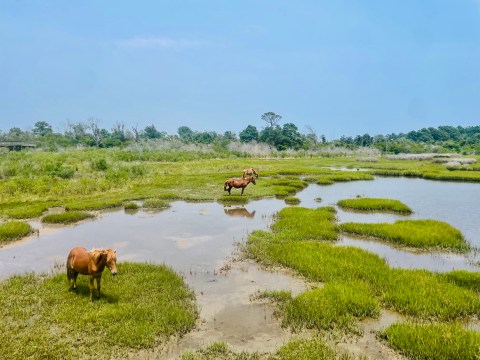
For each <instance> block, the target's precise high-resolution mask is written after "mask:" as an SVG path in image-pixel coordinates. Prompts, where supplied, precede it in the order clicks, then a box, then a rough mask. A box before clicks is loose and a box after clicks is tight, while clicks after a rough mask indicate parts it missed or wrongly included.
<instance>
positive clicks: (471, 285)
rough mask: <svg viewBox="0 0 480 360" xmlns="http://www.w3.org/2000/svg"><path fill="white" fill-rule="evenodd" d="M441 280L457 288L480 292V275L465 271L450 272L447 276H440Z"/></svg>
mask: <svg viewBox="0 0 480 360" xmlns="http://www.w3.org/2000/svg"><path fill="white" fill-rule="evenodd" d="M439 276H440V277H441V278H444V279H445V280H446V281H448V282H450V283H452V284H455V285H457V286H460V287H463V288H466V289H470V290H473V291H475V292H477V293H479V292H480V274H479V273H478V272H470V271H465V270H455V271H450V272H448V273H445V274H439Z"/></svg>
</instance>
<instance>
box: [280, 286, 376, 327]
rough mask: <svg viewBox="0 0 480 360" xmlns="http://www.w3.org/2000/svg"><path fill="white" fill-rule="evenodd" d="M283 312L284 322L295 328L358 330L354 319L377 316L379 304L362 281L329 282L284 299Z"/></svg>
mask: <svg viewBox="0 0 480 360" xmlns="http://www.w3.org/2000/svg"><path fill="white" fill-rule="evenodd" d="M282 314H283V315H282V318H283V324H284V325H286V326H290V327H291V328H293V329H294V330H300V329H302V328H304V327H305V328H308V329H318V330H322V329H324V330H329V329H333V328H341V329H346V330H350V331H358V329H356V328H355V324H356V322H357V320H358V319H363V318H365V317H377V316H378V315H379V314H380V305H379V303H378V301H377V300H376V299H375V298H374V297H373V296H372V293H371V291H370V289H369V287H368V286H366V285H365V284H363V283H362V282H358V281H356V282H345V283H340V282H339V283H328V284H326V285H325V287H323V288H321V289H314V290H311V291H307V292H305V293H303V294H300V295H298V296H297V297H295V298H294V299H293V300H292V301H290V302H287V303H285V305H284V306H283V311H282Z"/></svg>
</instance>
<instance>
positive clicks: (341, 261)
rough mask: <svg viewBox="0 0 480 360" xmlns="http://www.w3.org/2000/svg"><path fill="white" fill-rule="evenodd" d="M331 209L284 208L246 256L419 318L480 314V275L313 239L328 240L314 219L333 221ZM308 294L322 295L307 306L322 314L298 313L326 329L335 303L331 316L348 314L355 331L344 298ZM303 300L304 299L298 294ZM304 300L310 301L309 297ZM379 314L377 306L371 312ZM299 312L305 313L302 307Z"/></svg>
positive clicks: (256, 233)
mask: <svg viewBox="0 0 480 360" xmlns="http://www.w3.org/2000/svg"><path fill="white" fill-rule="evenodd" d="M326 209H328V208H319V209H317V210H311V209H303V208H285V209H283V210H282V211H280V212H279V214H278V217H277V219H276V222H275V223H274V224H273V225H272V226H271V231H263V230H259V231H254V232H252V233H251V234H250V236H249V238H248V242H247V245H246V249H245V251H246V254H247V255H248V256H250V257H251V258H253V259H256V260H257V261H260V262H262V263H263V264H265V265H267V266H281V267H287V268H290V269H293V270H294V271H296V272H297V273H298V274H299V275H301V276H303V277H305V278H306V279H307V280H309V281H312V282H314V283H318V282H323V283H325V284H326V285H325V287H327V285H330V284H332V285H338V286H339V289H342V290H338V289H337V290H338V292H339V293H341V291H343V293H344V294H346V295H345V296H350V295H348V293H347V291H348V290H347V289H345V287H344V286H342V285H341V284H345V283H347V284H348V288H349V289H352V291H353V293H352V294H351V296H356V295H357V293H358V294H359V296H361V298H362V299H367V298H370V299H371V300H372V301H373V303H377V302H378V304H380V305H381V306H383V307H385V308H390V309H393V310H396V311H398V312H400V313H402V314H405V315H408V316H411V317H415V318H418V319H424V320H430V321H431V320H434V321H452V320H455V319H463V318H470V317H472V316H475V315H476V314H478V313H479V311H480V298H479V297H478V293H476V292H475V291H476V289H477V286H478V277H476V276H475V275H474V274H472V275H466V274H464V273H461V272H460V273H459V272H452V273H447V274H442V275H439V274H435V273H432V272H429V271H425V270H404V269H391V268H390V267H389V266H388V265H387V264H386V262H385V260H383V259H381V258H380V257H379V256H378V255H376V254H372V253H370V252H367V251H365V250H362V249H359V248H355V247H345V246H333V245H331V244H330V243H326V242H319V241H314V240H315V239H321V238H323V236H321V235H320V236H318V235H317V234H315V233H314V234H313V235H312V231H313V232H314V231H318V230H316V229H313V230H311V224H312V222H313V223H315V222H316V223H319V221H318V220H312V214H315V211H319V212H324V213H325V212H326V213H329V214H330V215H328V216H327V219H328V220H327V219H325V221H327V222H330V223H331V225H333V222H334V216H333V214H332V213H331V212H330V211H329V210H326ZM309 212H310V214H309ZM315 215H316V214H315ZM324 216H325V215H324ZM302 219H305V221H302ZM332 293H334V292H333V291H332ZM302 295H303V294H302ZM304 296H305V299H308V298H309V296H311V297H313V298H315V301H311V303H312V304H313V303H315V302H320V301H321V300H319V299H322V301H325V304H324V305H323V307H322V308H321V309H320V308H315V306H314V305H311V304H310V303H309V305H308V306H307V305H305V306H303V307H305V308H307V309H316V310H315V312H318V314H316V313H315V314H308V315H299V318H300V319H303V320H304V321H305V324H308V326H316V327H320V328H325V327H327V326H328V325H326V324H328V321H327V320H323V319H328V316H327V315H325V314H324V313H323V311H324V309H328V307H329V306H331V308H332V309H333V310H329V312H327V314H329V313H332V314H336V315H335V316H337V317H338V316H340V318H342V317H343V318H342V319H346V320H341V322H340V324H345V326H344V327H345V328H347V329H353V328H352V327H350V325H349V324H352V323H354V322H355V321H354V319H356V318H357V317H358V313H356V312H355V309H348V311H349V312H346V311H345V310H342V307H343V305H342V302H341V301H333V300H332V301H331V302H328V301H326V300H324V299H328V298H329V297H327V296H325V297H324V298H322V297H321V296H323V293H322V292H321V291H320V290H317V292H314V293H313V294H312V295H304ZM334 297H335V298H339V297H340V296H339V295H338V294H337V295H335V296H332V297H331V298H334ZM347 298H348V297H347ZM298 299H300V300H303V299H304V298H303V297H302V296H299V297H298ZM300 300H298V308H300V309H301V308H302V301H300ZM303 302H304V303H308V301H307V300H305V301H303ZM346 302H351V301H350V300H349V301H346ZM326 304H328V305H326ZM280 305H281V304H280ZM280 308H281V309H282V311H281V314H282V318H284V319H286V318H287V314H286V310H285V309H286V307H282V306H280ZM325 311H326V310H325ZM375 313H376V310H375V312H372V313H370V314H375ZM299 314H302V312H301V311H300V310H299ZM288 316H289V319H292V320H289V321H287V323H291V324H293V326H297V325H298V324H297V323H296V322H295V320H294V319H295V318H294V317H292V316H291V315H288ZM315 316H317V319H318V320H317V321H316V322H315V321H313V320H308V319H313V318H314V317H315ZM332 317H333V316H332ZM303 320H302V321H303ZM308 321H310V322H308ZM323 321H324V322H323ZM300 323H302V322H300ZM347 325H348V326H347ZM336 326H338V324H337V325H336Z"/></svg>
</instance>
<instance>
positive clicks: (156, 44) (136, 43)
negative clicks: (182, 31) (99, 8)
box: [116, 36, 203, 50]
mask: <svg viewBox="0 0 480 360" xmlns="http://www.w3.org/2000/svg"><path fill="white" fill-rule="evenodd" d="M116 44H117V46H119V47H122V48H127V49H163V50H185V49H191V48H198V47H200V46H202V45H203V43H202V42H201V41H199V40H192V39H175V38H171V37H165V36H159V37H134V38H131V39H126V40H120V41H117V42H116Z"/></svg>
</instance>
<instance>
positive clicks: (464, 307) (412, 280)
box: [382, 269, 480, 321]
mask: <svg viewBox="0 0 480 360" xmlns="http://www.w3.org/2000/svg"><path fill="white" fill-rule="evenodd" d="M383 291H384V294H383V297H382V302H383V304H384V305H385V306H387V307H389V308H393V309H395V310H397V311H399V312H401V313H402V314H406V315H410V316H413V317H416V318H420V319H428V320H440V321H451V320H455V319H460V318H468V317H470V316H474V315H476V314H478V313H479V311H480V298H479V297H478V294H477V293H475V292H474V291H472V290H469V289H466V288H463V287H460V286H458V285H456V284H453V283H451V282H448V281H446V280H445V279H442V277H439V276H437V275H436V274H434V273H432V272H430V271H427V270H403V269H391V270H390V271H389V272H388V282H387V283H386V284H385V286H384V287H383Z"/></svg>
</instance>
